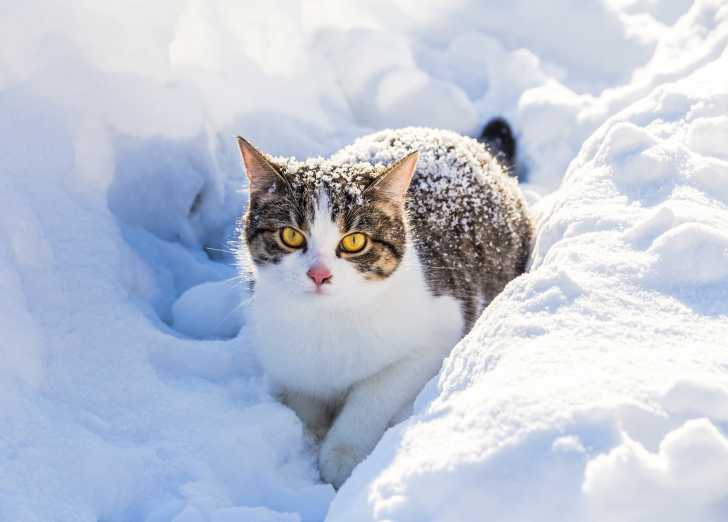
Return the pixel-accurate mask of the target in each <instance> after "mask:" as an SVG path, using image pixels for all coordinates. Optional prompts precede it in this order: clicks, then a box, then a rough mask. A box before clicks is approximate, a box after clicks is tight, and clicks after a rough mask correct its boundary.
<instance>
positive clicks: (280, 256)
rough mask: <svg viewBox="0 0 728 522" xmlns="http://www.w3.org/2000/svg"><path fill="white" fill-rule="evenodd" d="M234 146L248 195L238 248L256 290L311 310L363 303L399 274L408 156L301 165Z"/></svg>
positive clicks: (413, 157) (413, 159) (411, 160)
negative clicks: (382, 162)
mask: <svg viewBox="0 0 728 522" xmlns="http://www.w3.org/2000/svg"><path fill="white" fill-rule="evenodd" d="M238 145H239V147H240V152H241V154H242V157H243V162H244V164H245V170H246V173H247V175H248V180H249V188H250V201H249V206H248V211H247V213H246V215H245V219H244V222H243V226H244V230H243V240H244V241H246V243H247V247H248V252H249V255H250V258H251V259H252V261H253V263H254V265H255V267H256V272H257V275H256V286H257V287H258V289H259V290H261V291H265V292H267V293H274V294H277V295H284V296H286V297H287V298H291V299H302V300H305V301H310V302H311V303H324V302H331V301H332V300H335V301H337V302H347V301H348V302H354V303H357V302H358V303H362V302H367V301H370V300H371V299H372V298H373V297H374V296H376V295H377V294H378V293H379V292H381V291H382V289H383V288H386V286H387V285H388V281H390V280H391V277H392V275H393V274H394V273H395V272H396V271H397V270H398V269H403V268H402V267H401V265H402V259H403V257H404V254H405V250H406V247H407V227H406V216H405V198H406V194H407V189H408V187H409V184H410V181H411V179H412V174H413V173H414V170H415V165H416V163H417V153H416V152H414V153H412V154H409V155H408V156H406V157H404V158H402V159H401V160H399V161H397V162H395V163H394V164H393V165H391V166H388V167H385V166H373V165H370V164H368V163H357V164H344V165H342V164H336V163H332V162H331V161H327V160H323V159H312V160H307V161H305V162H297V161H294V160H285V159H274V158H271V157H268V156H265V155H263V154H262V153H261V152H259V151H258V150H256V149H255V148H254V147H253V146H252V145H250V144H249V143H248V142H247V141H245V140H244V139H242V138H238Z"/></svg>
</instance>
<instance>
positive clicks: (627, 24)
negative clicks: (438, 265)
mask: <svg viewBox="0 0 728 522" xmlns="http://www.w3.org/2000/svg"><path fill="white" fill-rule="evenodd" d="M724 4H725V3H724V2H722V1H720V0H714V1H708V0H702V1H697V2H695V3H694V4H691V3H689V2H687V1H682V0H675V1H673V2H648V1H644V2H643V1H636V2H632V1H624V0H613V1H611V2H606V1H603V2H599V1H595V2H588V3H584V4H583V5H579V6H575V5H574V3H573V2H570V1H567V0H563V1H557V2H550V3H549V5H548V6H546V5H544V6H536V5H534V3H533V2H526V1H517V2H510V3H508V5H507V6H506V5H504V4H500V3H494V4H492V5H488V4H483V3H481V2H471V1H468V0H464V1H462V2H457V3H453V4H452V5H450V4H448V6H444V5H443V4H441V3H439V2H429V1H426V2H418V3H417V5H414V4H412V3H411V2H407V1H404V0H402V1H396V2H386V3H383V2H379V1H375V2H368V3H357V4H356V5H346V4H344V3H342V2H337V1H333V0H331V1H321V2H318V3H311V2H302V3H296V2H270V3H266V4H265V5H264V6H256V7H255V8H252V7H251V6H249V5H246V4H245V3H240V2H233V1H214V2H198V1H194V0H192V1H189V2H184V3H182V2H176V1H174V2H173V1H160V2H154V3H153V4H151V5H150V4H149V3H141V2H137V1H129V2H126V3H113V5H107V4H104V3H99V2H92V1H88V2H85V1H81V2H74V3H73V5H72V6H64V5H60V4H53V3H48V2H33V1H31V2H15V3H13V4H12V5H8V6H5V8H4V10H3V16H2V17H0V43H2V45H0V115H1V116H2V117H0V143H1V144H0V151H1V152H2V154H1V155H0V289H1V290H2V295H3V298H2V300H0V358H1V361H2V362H1V363H0V412H1V413H0V520H3V521H4V520H8V521H11V520H12V521H23V522H25V521H38V522H46V521H48V520H54V521H93V522H97V521H104V522H115V521H119V522H121V521H124V522H129V521H144V522H163V521H164V522H166V521H174V522H229V521H233V520H235V521H238V520H245V521H296V520H302V521H319V520H323V519H325V518H327V519H328V520H346V521H352V520H397V521H406V520H413V521H414V520H483V519H487V518H493V519H500V520H524V521H526V520H535V519H538V520H551V519H554V520H559V521H563V520H574V521H584V520H595V521H610V520H619V521H620V522H624V521H629V520H634V521H637V520H640V521H641V520H645V519H651V520H652V519H658V520H665V521H669V520H675V521H677V520H695V521H719V520H720V521H722V520H725V519H726V518H728V496H727V494H726V491H728V475H727V473H728V472H727V470H728V410H727V409H726V408H727V407H726V404H728V374H727V373H728V355H727V352H726V349H727V348H728V347H727V346H726V343H727V341H726V339H728V148H727V147H726V144H727V143H728V117H726V114H728V74H727V73H726V71H728V52H727V51H726V48H727V45H728V6H726V5H724ZM567 22H568V23H567ZM495 115H503V116H505V117H506V118H508V119H509V120H510V121H511V122H513V124H514V127H515V129H516V131H517V133H518V134H519V142H520V145H521V148H520V158H519V163H520V165H521V168H522V169H523V174H524V175H525V176H526V177H527V178H528V180H529V181H528V183H527V184H526V185H525V186H524V190H525V191H526V192H527V193H528V195H529V198H530V199H531V200H532V201H533V202H534V205H535V211H536V212H538V214H539V216H540V224H539V230H538V237H537V241H536V244H535V249H534V255H533V259H532V265H531V270H530V272H529V273H528V274H526V275H524V276H523V277H521V278H519V279H517V280H516V281H514V282H513V283H512V284H511V285H510V286H509V287H508V288H507V289H506V291H505V292H504V293H503V294H502V295H501V296H499V298H498V299H497V300H496V301H495V302H494V303H493V304H492V305H491V306H490V307H489V308H488V310H487V311H486V312H485V314H484V315H483V316H482V317H481V319H480V320H479V322H478V324H477V326H476V328H475V329H474V330H473V332H472V333H471V334H470V335H469V336H468V337H467V338H465V339H464V340H463V341H462V342H461V343H460V344H459V345H458V346H457V347H456V348H455V349H454V351H453V353H452V355H451V356H450V358H449V359H448V360H447V361H446V363H445V365H444V367H443V370H442V372H441V374H440V375H439V376H438V377H437V378H436V379H434V380H433V381H432V382H431V383H430V384H429V385H428V386H427V387H426V388H425V390H423V392H422V394H421V395H420V397H419V398H418V401H417V404H416V407H415V413H414V415H413V416H412V417H411V418H410V419H408V420H407V421H405V422H404V423H403V424H401V425H398V426H396V427H394V428H393V429H392V430H390V431H389V432H388V433H387V434H386V435H385V437H384V439H383V440H382V441H381V443H380V444H379V446H378V447H377V449H376V450H375V452H374V453H373V454H372V455H371V456H370V457H369V459H367V460H366V461H365V462H364V463H363V464H362V465H361V466H359V467H358V468H357V470H356V471H355V473H354V475H353V476H352V478H351V479H350V480H349V481H348V482H347V484H345V486H344V487H343V488H342V489H341V490H340V491H339V492H338V493H336V495H335V492H334V490H333V489H332V488H331V487H330V486H328V485H325V484H321V483H320V482H319V480H318V473H317V470H316V468H315V465H314V463H315V458H314V455H313V448H311V447H310V444H309V442H308V441H307V439H306V438H305V436H304V433H303V430H302V427H301V425H300V422H299V421H298V420H297V419H296V418H295V415H293V413H292V412H290V411H289V410H287V409H286V408H284V407H283V406H281V405H279V404H277V403H275V402H274V401H273V400H272V399H271V398H270V396H269V395H268V393H267V391H266V384H265V378H264V376H263V375H261V372H260V370H259V369H258V368H257V367H256V364H255V361H254V358H253V356H252V347H250V346H248V345H247V343H246V336H245V325H244V324H241V320H240V313H239V310H238V308H239V307H240V306H244V302H245V298H246V286H245V284H244V282H243V281H240V280H239V279H238V278H237V275H236V273H235V270H234V268H233V266H232V256H231V255H230V252H229V251H230V245H229V241H230V240H231V239H232V238H234V234H235V227H236V219H237V217H238V216H239V215H240V213H241V212H242V210H243V209H244V206H245V193H244V191H243V189H244V179H243V176H242V170H241V167H240V165H239V160H238V158H237V153H236V151H235V147H234V144H233V136H234V135H235V134H241V135H244V136H246V137H248V138H249V139H250V140H251V141H253V142H254V143H255V144H256V145H259V146H260V147H261V148H263V149H264V150H266V151H269V152H271V153H274V154H287V155H291V154H293V155H297V156H299V157H305V156H309V155H315V154H329V153H332V152H333V151H335V150H337V149H339V148H340V147H341V146H343V145H345V144H347V143H350V142H351V141H352V140H353V139H354V138H355V137H356V136H359V135H362V134H365V133H367V132H370V131H371V130H373V129H378V128H383V127H387V126H405V125H428V126H434V127H445V128H450V129H454V130H457V131H459V132H464V133H470V134H474V133H477V132H478V130H479V128H480V126H482V124H483V123H484V122H485V121H486V120H487V119H488V118H490V117H492V116H495ZM564 172H566V175H565V176H564ZM541 196H545V197H543V198H542V197H541Z"/></svg>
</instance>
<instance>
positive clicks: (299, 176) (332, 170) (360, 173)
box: [274, 158, 385, 205]
mask: <svg viewBox="0 0 728 522" xmlns="http://www.w3.org/2000/svg"><path fill="white" fill-rule="evenodd" d="M274 163H275V165H276V166H277V167H279V169H280V171H281V172H282V173H283V174H284V176H285V178H286V179H287V180H288V182H289V183H290V184H291V188H292V189H293V190H294V192H297V193H303V194H309V195H321V194H326V196H327V197H328V198H329V200H330V201H331V203H332V204H341V203H342V202H343V200H346V201H349V202H350V203H352V204H359V205H361V204H362V193H363V192H364V190H365V189H366V188H367V187H368V186H369V185H371V183H372V182H373V181H374V180H375V179H376V178H377V176H379V175H380V174H381V173H382V172H383V171H384V170H385V167H384V166H382V165H376V166H375V165H371V164H369V163H336V162H333V161H331V160H326V159H323V158H311V159H308V160H306V161H297V160H295V159H292V158H275V159H274Z"/></svg>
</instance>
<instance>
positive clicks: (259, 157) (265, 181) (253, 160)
mask: <svg viewBox="0 0 728 522" xmlns="http://www.w3.org/2000/svg"><path fill="white" fill-rule="evenodd" d="M237 141H238V148H240V155H241V156H242V158H243V164H244V165H245V173H246V174H247V175H248V186H249V187H250V192H251V193H254V192H259V191H261V190H267V189H269V188H270V187H272V186H274V185H275V184H276V183H282V184H283V185H285V186H289V184H288V180H286V178H284V177H283V175H282V174H281V173H280V172H278V169H276V168H275V167H274V166H273V165H271V163H270V162H269V161H268V159H266V157H265V156H264V155H263V153H262V152H260V151H259V150H258V149H256V148H255V147H253V146H252V145H251V144H250V143H248V141H247V140H246V139H244V138H241V137H240V136H238V137H237Z"/></svg>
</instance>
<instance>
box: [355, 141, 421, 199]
mask: <svg viewBox="0 0 728 522" xmlns="http://www.w3.org/2000/svg"><path fill="white" fill-rule="evenodd" d="M419 157H420V153H419V152H417V151H414V152H410V153H409V154H407V155H406V156H405V157H404V158H402V159H401V160H399V161H398V162H397V163H395V164H394V165H392V166H391V167H389V168H388V169H387V170H385V171H384V172H382V173H381V174H380V175H379V176H377V179H375V180H374V181H373V182H372V184H371V185H369V186H368V187H367V188H366V189H365V191H364V192H380V193H381V192H384V193H386V194H388V195H389V196H390V197H392V198H394V199H404V196H405V194H407V189H408V188H409V186H410V182H411V181H412V175H413V174H414V173H415V167H417V159H418V158H419Z"/></svg>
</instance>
